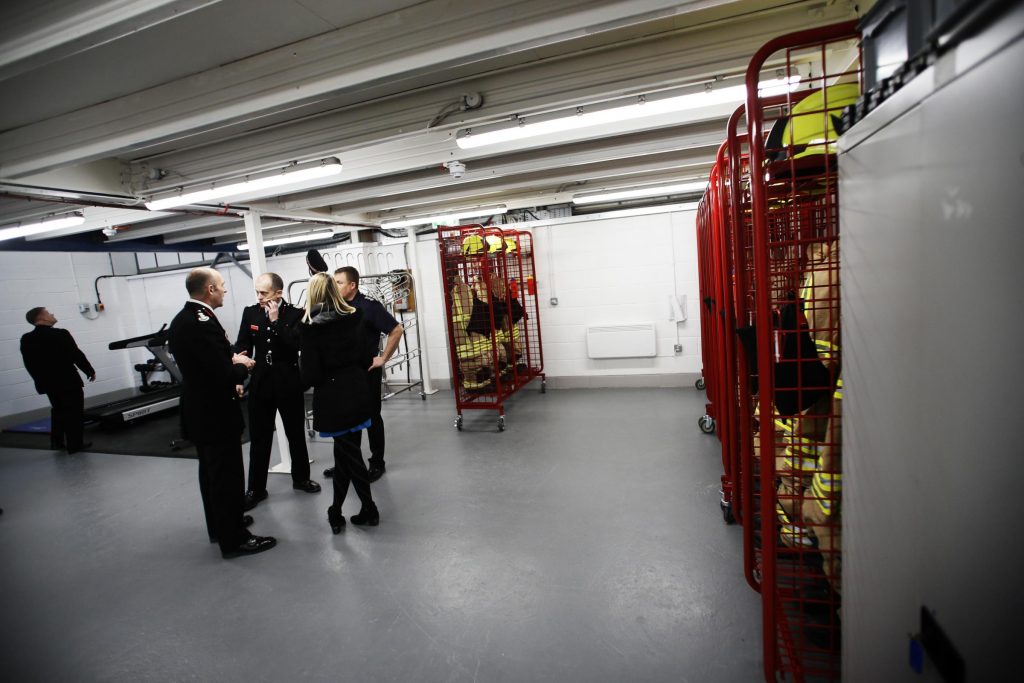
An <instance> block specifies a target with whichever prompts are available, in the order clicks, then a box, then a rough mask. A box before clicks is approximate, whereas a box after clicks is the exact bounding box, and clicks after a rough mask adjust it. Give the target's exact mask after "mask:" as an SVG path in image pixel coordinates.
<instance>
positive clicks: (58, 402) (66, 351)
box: [21, 306, 96, 453]
mask: <svg viewBox="0 0 1024 683" xmlns="http://www.w3.org/2000/svg"><path fill="white" fill-rule="evenodd" d="M25 319H26V320H27V321H28V323H29V324H30V325H35V329H33V330H32V331H31V332H28V333H27V334H24V335H22V337H21V356H22V358H23V359H24V360H25V369H26V370H28V374H30V375H31V376H32V380H33V381H34V382H35V384H36V391H37V392H39V393H40V394H46V398H48V399H50V448H52V449H54V450H62V449H64V448H65V447H66V448H67V450H68V453H77V452H78V451H80V450H82V449H84V448H88V447H89V446H91V445H92V444H91V443H82V429H83V428H82V413H83V412H84V411H85V394H84V393H82V387H83V386H85V384H84V383H83V382H82V378H81V376H79V374H78V370H81V371H82V372H84V373H85V375H86V377H88V378H89V381H90V382H94V381H96V371H95V370H93V369H92V365H90V364H89V360H88V359H87V358H86V357H85V354H84V353H82V350H81V349H79V348H78V344H76V343H75V339H74V337H72V336H71V333H70V332H68V331H67V330H59V329H57V328H55V327H54V324H55V323H56V322H57V318H56V317H54V315H53V313H50V312H49V311H48V310H46V309H45V308H43V307H41V306H40V307H38V308H33V309H31V310H30V311H29V312H28V313H26V314H25ZM76 368H77V369H76Z"/></svg>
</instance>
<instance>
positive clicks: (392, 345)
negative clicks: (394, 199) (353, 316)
mask: <svg viewBox="0 0 1024 683" xmlns="http://www.w3.org/2000/svg"><path fill="white" fill-rule="evenodd" d="M334 282H335V284H337V285H338V290H339V291H340V292H341V296H342V297H343V298H344V299H345V302H346V303H348V304H349V305H351V306H353V307H354V308H358V309H359V310H360V311H362V312H363V329H364V331H365V334H366V339H367V343H368V344H369V345H370V348H371V349H373V351H374V354H375V355H374V357H373V362H372V363H370V367H369V368H368V371H369V380H370V400H371V401H372V406H371V407H372V424H371V425H370V428H369V429H368V430H367V437H366V438H367V441H369V442H370V457H369V460H368V465H369V468H370V470H369V471H370V481H377V480H378V479H380V478H381V477H382V476H384V472H385V471H386V467H385V465H384V420H383V418H382V417H381V414H380V413H381V396H380V386H381V382H382V381H383V380H384V364H385V363H387V362H388V360H389V359H390V358H391V356H393V355H394V353H395V350H396V349H397V348H398V342H400V341H401V340H402V334H403V333H404V332H405V328H403V327H402V324H401V323H400V322H398V321H397V320H395V318H394V316H393V315H391V314H390V313H388V312H387V309H385V308H384V306H383V305H382V304H381V303H380V302H379V301H374V300H373V299H370V298H369V297H367V296H365V295H364V294H363V293H362V292H360V291H359V271H358V270H356V269H355V268H353V267H352V266H345V267H343V268H338V269H337V270H336V271H334ZM381 335H386V336H387V339H386V340H385V342H384V349H383V350H382V351H380V353H377V350H378V349H380V338H381ZM333 474H334V470H333V468H332V469H327V470H324V476H325V477H330V476H333Z"/></svg>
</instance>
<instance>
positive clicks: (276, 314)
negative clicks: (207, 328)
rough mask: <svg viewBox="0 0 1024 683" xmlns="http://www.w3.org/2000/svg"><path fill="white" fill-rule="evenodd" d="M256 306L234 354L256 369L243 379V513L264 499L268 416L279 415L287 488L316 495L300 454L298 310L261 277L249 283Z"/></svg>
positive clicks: (270, 434) (277, 280) (274, 280)
mask: <svg viewBox="0 0 1024 683" xmlns="http://www.w3.org/2000/svg"><path fill="white" fill-rule="evenodd" d="M254 284H255V287H256V301H257V303H255V304H253V305H252V306H246V307H245V310H243V311H242V323H241V326H240V327H239V328H238V339H237V341H236V342H235V347H234V350H235V352H236V353H241V354H246V355H248V356H249V357H250V358H252V359H253V360H254V361H256V367H254V368H253V371H252V379H250V380H249V490H248V491H246V492H245V509H246V510H251V509H253V508H254V507H256V504H257V503H259V502H260V501H261V500H263V499H265V498H266V497H267V470H268V469H269V467H270V450H271V448H272V446H273V444H274V415H275V414H276V413H277V412H278V411H280V413H281V422H282V423H283V424H284V433H285V436H286V437H287V438H288V450H289V451H290V452H291V455H292V488H293V489H297V490H299V491H305V492H306V493H319V491H320V485H319V484H317V483H316V482H315V481H312V480H311V479H310V478H309V452H308V451H307V450H306V401H305V397H304V392H303V386H302V380H301V379H300V378H299V323H301V322H302V316H303V314H304V311H302V310H301V309H298V308H295V307H294V306H290V305H288V302H287V301H285V300H284V299H283V296H284V281H283V280H281V276H280V275H278V274H277V273H263V274H262V275H260V276H259V277H258V278H256V282H255V283H254Z"/></svg>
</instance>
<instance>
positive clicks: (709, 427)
mask: <svg viewBox="0 0 1024 683" xmlns="http://www.w3.org/2000/svg"><path fill="white" fill-rule="evenodd" d="M697 426H698V427H700V431H702V432H704V433H705V434H710V433H712V432H713V431H715V418H713V417H711V416H710V415H702V416H700V417H699V418H697Z"/></svg>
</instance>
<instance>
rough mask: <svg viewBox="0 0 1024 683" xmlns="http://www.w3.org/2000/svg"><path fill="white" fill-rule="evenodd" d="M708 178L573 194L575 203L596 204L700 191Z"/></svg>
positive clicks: (705, 185)
mask: <svg viewBox="0 0 1024 683" xmlns="http://www.w3.org/2000/svg"><path fill="white" fill-rule="evenodd" d="M707 185H708V183H707V181H706V180H702V181H700V182H695V183H676V184H674V185H652V186H650V187H635V188H632V189H627V190H609V191H608V192H596V193H593V194H578V195H573V198H572V203H573V204H596V203H598V202H614V201H619V200H622V199H638V198H641V197H660V196H662V195H670V194H680V193H682V192H698V191H700V190H703V189H704V188H705V187H707Z"/></svg>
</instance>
